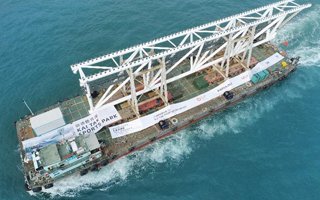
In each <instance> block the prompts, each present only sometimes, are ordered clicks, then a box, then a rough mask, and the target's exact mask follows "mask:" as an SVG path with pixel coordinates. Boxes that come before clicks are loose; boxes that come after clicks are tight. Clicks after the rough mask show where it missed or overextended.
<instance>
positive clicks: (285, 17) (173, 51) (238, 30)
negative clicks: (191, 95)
mask: <svg viewBox="0 0 320 200" xmlns="http://www.w3.org/2000/svg"><path fill="white" fill-rule="evenodd" d="M310 6H311V4H303V5H299V4H297V3H296V2H295V1H293V0H286V1H280V2H277V3H274V4H270V5H267V6H264V7H261V8H257V9H254V10H250V11H247V12H244V13H240V14H237V15H234V16H230V17H227V18H224V19H221V20H218V21H214V22H211V23H208V24H204V25H201V26H197V27H194V28H191V29H188V30H185V31H181V32H178V33H174V34H171V35H168V36H165V37H162V38H158V39H155V40H152V41H150V42H146V43H143V44H140V45H136V46H133V47H130V48H127V49H124V50H120V51H117V52H114V53H111V54H107V55H103V56H100V57H97V58H94V59H91V60H88V61H85V62H81V63H78V64H75V65H72V66H71V69H72V71H73V72H74V73H79V75H80V79H79V81H80V86H81V87H83V88H84V91H85V93H86V96H87V98H88V102H89V105H90V112H93V111H95V110H97V109H99V108H101V107H102V106H103V105H105V104H107V105H116V104H119V103H122V102H125V101H128V102H129V103H130V105H131V106H132V108H133V110H134V112H135V113H136V114H137V116H139V109H138V101H139V96H141V95H142V94H144V93H147V92H149V91H151V90H153V91H156V92H157V94H158V95H159V96H160V97H161V98H162V100H163V102H165V104H168V93H167V84H168V83H171V82H173V81H177V80H179V79H181V78H183V77H186V76H188V75H190V74H193V73H196V72H198V71H200V70H203V69H205V68H208V67H211V68H212V69H214V70H216V71H217V72H219V73H220V74H221V75H222V76H223V77H224V78H228V77H229V64H230V59H238V60H241V61H242V62H243V61H245V62H246V64H245V65H243V64H242V65H243V67H245V68H248V66H249V62H250V59H251V53H252V48H254V47H256V46H259V45H261V44H263V43H266V42H268V41H270V40H272V39H273V38H275V36H276V33H277V30H278V29H279V28H280V27H281V26H283V25H284V24H286V23H287V22H288V21H289V20H291V19H292V18H293V17H294V16H295V15H297V14H298V13H299V12H300V11H302V10H303V9H305V8H308V7H310ZM218 55H221V56H218ZM240 55H241V56H240ZM185 62H187V63H188V65H187V66H185V67H184V69H183V70H180V71H179V74H177V73H175V74H173V73H172V72H173V71H174V70H175V68H177V67H178V66H179V65H181V64H182V63H185ZM97 84H100V85H103V88H102V91H103V93H102V94H101V95H99V96H98V97H97V98H96V99H95V100H93V98H92V91H93V90H96V89H97V88H95V87H96V86H95V85H97ZM100 89H101V88H100ZM119 93H121V94H122V95H120V96H119V95H117V94H119Z"/></svg>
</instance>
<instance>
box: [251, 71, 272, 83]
mask: <svg viewBox="0 0 320 200" xmlns="http://www.w3.org/2000/svg"><path fill="white" fill-rule="evenodd" d="M269 74H270V73H269V71H268V70H263V71H261V72H259V73H256V74H254V75H253V76H252V78H251V82H252V83H254V84H256V83H259V82H260V81H263V80H264V79H266V78H267V77H268V76H269Z"/></svg>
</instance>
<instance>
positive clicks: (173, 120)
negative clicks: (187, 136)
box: [171, 118, 179, 125]
mask: <svg viewBox="0 0 320 200" xmlns="http://www.w3.org/2000/svg"><path fill="white" fill-rule="evenodd" d="M178 122H179V121H178V119H177V118H172V119H171V123H172V124H173V125H176V124H178Z"/></svg>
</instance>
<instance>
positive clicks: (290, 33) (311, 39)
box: [275, 4, 320, 67]
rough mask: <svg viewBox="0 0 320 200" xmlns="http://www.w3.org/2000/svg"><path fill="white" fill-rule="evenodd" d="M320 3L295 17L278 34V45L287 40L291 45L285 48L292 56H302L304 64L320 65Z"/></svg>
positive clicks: (307, 65)
mask: <svg viewBox="0 0 320 200" xmlns="http://www.w3.org/2000/svg"><path fill="white" fill-rule="evenodd" d="M319 10H320V5H317V4H316V5H314V6H313V7H312V10H311V11H309V12H307V13H305V14H304V15H302V16H301V17H298V18H294V20H292V21H290V23H288V24H287V25H285V27H283V28H282V29H281V30H280V32H279V33H278V35H277V38H276V40H275V42H276V43H277V44H278V45H281V43H282V42H283V41H285V40H287V41H288V42H289V46H288V47H287V48H285V50H287V51H288V52H289V55H291V56H300V57H301V60H300V61H301V65H302V66H306V67H309V66H320V34H319V33H320V12H319Z"/></svg>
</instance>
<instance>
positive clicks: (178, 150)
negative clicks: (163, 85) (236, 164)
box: [46, 6, 320, 197]
mask: <svg viewBox="0 0 320 200" xmlns="http://www.w3.org/2000/svg"><path fill="white" fill-rule="evenodd" d="M319 9H320V6H314V8H313V10H312V11H310V12H308V13H306V14H304V15H303V16H302V17H300V18H299V19H298V20H296V21H295V22H293V23H291V24H288V25H286V26H285V27H284V28H283V29H282V31H281V32H279V35H278V39H277V41H276V42H277V43H278V44H280V43H281V42H282V41H284V40H289V44H290V45H289V47H288V49H287V51H288V52H289V53H290V55H293V56H301V62H302V65H303V66H315V65H319V64H320V48H319V45H320V42H319V41H320V34H318V33H319V32H320V24H319V21H320V14H319V13H318V12H317V10H319ZM305 79H309V80H310V79H315V80H317V76H313V75H312V74H310V73H309V74H308V76H306V74H295V78H294V80H293V81H288V82H286V87H281V89H278V88H277V87H274V88H272V89H271V90H268V91H265V92H262V93H261V94H259V95H256V96H255V97H254V98H250V99H248V100H246V101H244V102H243V103H240V104H239V105H237V106H235V107H233V108H231V109H229V110H228V111H227V112H225V113H220V114H218V115H215V116H213V117H211V118H208V119H206V120H204V121H202V122H200V123H198V124H197V125H195V126H193V127H192V128H189V129H186V130H184V131H181V132H179V133H177V134H175V135H174V136H171V137H170V138H168V139H165V140H163V141H159V142H156V143H154V144H152V145H151V146H150V147H148V148H146V149H144V150H142V151H139V152H135V153H134V154H133V155H131V156H128V157H125V158H121V159H120V160H118V161H116V162H114V163H112V164H110V165H108V166H106V167H104V168H102V169H101V170H100V171H99V172H92V173H89V174H87V175H86V176H83V177H81V176H80V175H72V176H70V177H67V178H65V179H64V180H62V181H58V182H56V183H55V186H54V187H53V188H51V189H49V190H46V192H47V193H48V194H49V195H50V197H59V196H64V197H65V196H69V197H71V196H76V195H78V194H79V192H81V191H86V190H91V189H94V188H97V189H99V190H108V189H110V188H112V187H114V186H115V185H119V184H120V185H121V184H125V183H126V181H127V179H128V177H129V176H134V177H135V178H137V179H138V178H139V174H142V173H143V172H144V171H148V172H150V169H151V168H152V166H157V165H159V163H165V162H169V163H177V162H181V161H182V160H183V159H184V158H185V157H187V156H188V155H189V154H190V153H192V151H193V150H195V149H196V148H199V146H197V145H196V144H199V143H201V141H203V140H209V139H212V138H213V137H214V136H215V135H221V134H225V133H241V132H242V130H243V128H245V127H247V126H249V125H250V124H253V123H255V122H256V121H257V120H259V118H261V117H262V116H263V115H264V114H266V113H267V112H269V111H271V110H272V109H273V108H274V106H275V105H277V104H279V103H280V102H286V101H293V100H294V99H295V98H300V97H301V96H300V95H299V93H300V92H299V91H301V90H306V89H307V88H308V87H310V86H313V85H312V84H315V83H316V81H308V84H309V85H306V84H305V82H306V80H305ZM310 84H311V85H310ZM271 93H272V95H270V94H271Z"/></svg>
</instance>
